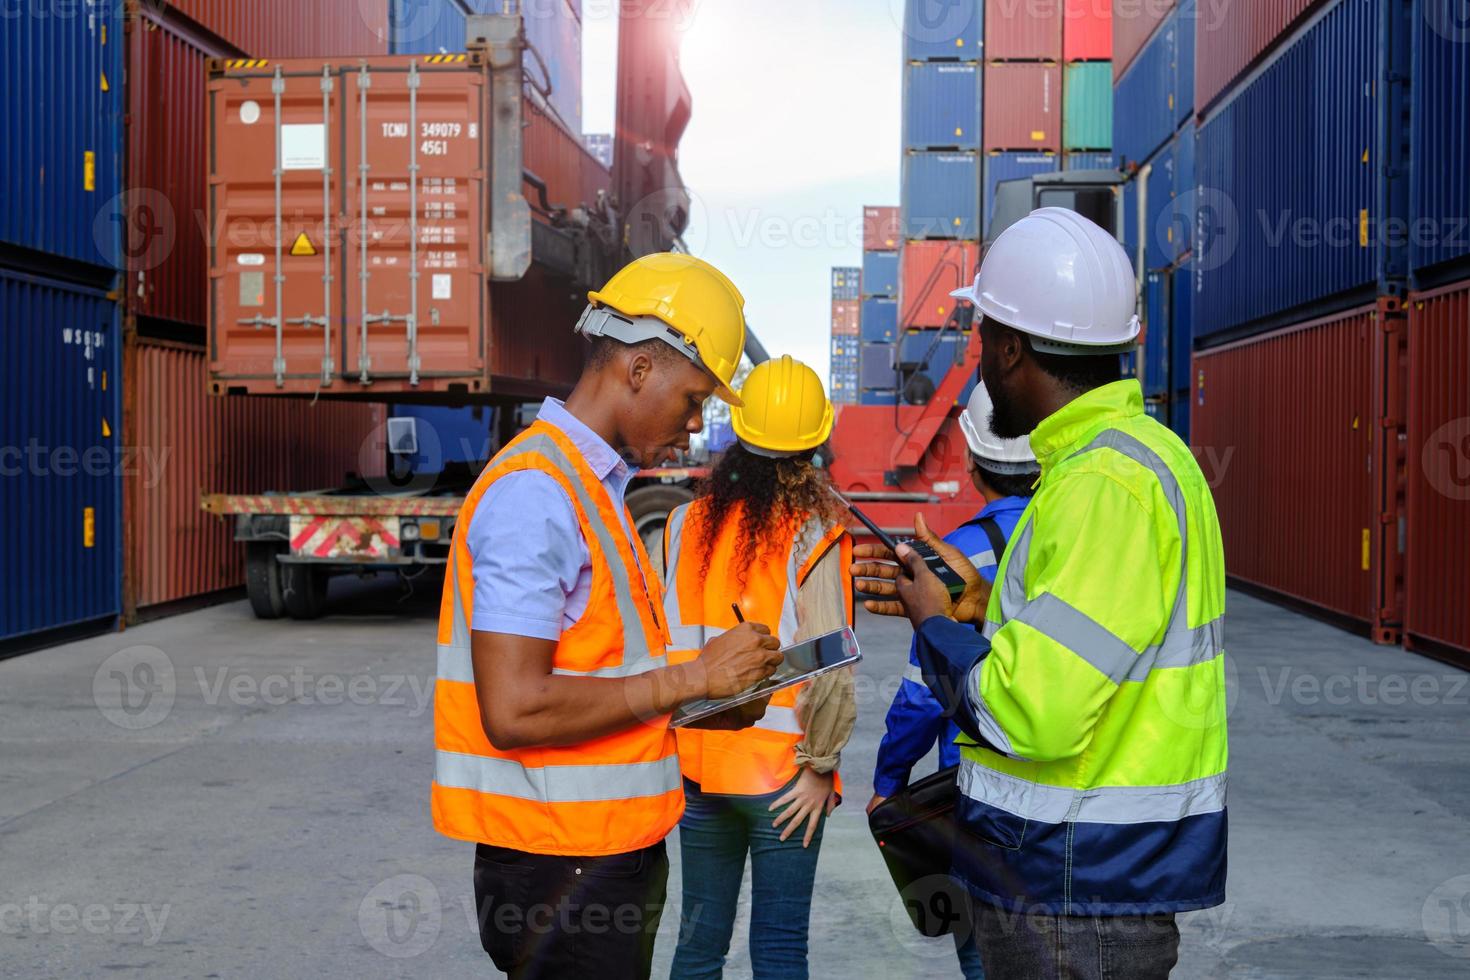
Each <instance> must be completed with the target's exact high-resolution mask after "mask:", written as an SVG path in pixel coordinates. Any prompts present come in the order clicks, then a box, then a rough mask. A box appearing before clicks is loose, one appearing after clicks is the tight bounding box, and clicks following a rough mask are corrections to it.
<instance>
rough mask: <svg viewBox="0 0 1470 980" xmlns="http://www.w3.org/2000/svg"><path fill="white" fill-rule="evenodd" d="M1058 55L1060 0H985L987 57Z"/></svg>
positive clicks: (1047, 58) (1056, 58)
mask: <svg viewBox="0 0 1470 980" xmlns="http://www.w3.org/2000/svg"><path fill="white" fill-rule="evenodd" d="M957 6H959V5H958V4H957ZM1061 57H1062V0H1042V2H1039V3H1037V2H1032V3H1017V2H1015V0H985V60H986V61H996V60H1007V61H1008V60H1019V59H1027V60H1030V59H1036V60H1045V61H1060V60H1061Z"/></svg>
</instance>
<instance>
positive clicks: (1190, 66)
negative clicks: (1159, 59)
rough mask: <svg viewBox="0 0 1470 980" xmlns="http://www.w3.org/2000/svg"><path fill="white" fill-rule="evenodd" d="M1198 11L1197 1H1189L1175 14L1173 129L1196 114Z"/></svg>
mask: <svg viewBox="0 0 1470 980" xmlns="http://www.w3.org/2000/svg"><path fill="white" fill-rule="evenodd" d="M1198 9H1199V8H1198V4H1197V2H1196V0H1187V2H1185V3H1181V4H1179V10H1178V11H1177V12H1176V14H1175V17H1176V18H1177V20H1176V22H1175V27H1176V29H1177V30H1178V33H1177V34H1176V35H1175V39H1174V104H1173V109H1174V124H1173V126H1171V127H1170V128H1171V129H1178V128H1179V127H1180V126H1182V125H1184V121H1185V120H1186V119H1188V118H1189V117H1190V116H1191V115H1193V114H1194V29H1195V14H1196V12H1197V11H1198Z"/></svg>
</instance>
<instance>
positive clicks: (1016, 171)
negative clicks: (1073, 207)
mask: <svg viewBox="0 0 1470 980" xmlns="http://www.w3.org/2000/svg"><path fill="white" fill-rule="evenodd" d="M1056 169H1057V155H1056V154H1055V153H1026V152H1016V153H987V154H985V227H987V228H989V227H990V216H991V214H992V213H994V211H995V185H996V184H999V183H1000V182H1001V181H1003V180H1020V179H1021V178H1023V177H1032V176H1034V175H1036V174H1049V173H1052V172H1054V171H1055V170H1056Z"/></svg>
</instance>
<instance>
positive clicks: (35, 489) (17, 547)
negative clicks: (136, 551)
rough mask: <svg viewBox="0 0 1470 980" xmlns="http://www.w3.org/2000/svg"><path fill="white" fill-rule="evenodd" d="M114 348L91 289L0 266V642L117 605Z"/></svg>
mask: <svg viewBox="0 0 1470 980" xmlns="http://www.w3.org/2000/svg"><path fill="white" fill-rule="evenodd" d="M121 346H122V345H121V335H120V331H119V319H118V307H117V304H116V303H113V302H111V301H109V300H108V299H107V298H106V296H105V295H104V294H103V293H102V292H100V291H96V290H90V289H84V288H82V287H78V286H72V285H68V284H65V283H61V282H54V281H51V280H48V279H42V278H39V277H35V276H26V275H21V274H18V273H14V272H9V271H3V270H0V372H3V374H0V379H3V380H0V526H3V527H4V528H5V531H6V535H7V541H6V549H5V551H6V558H5V563H6V564H5V573H6V581H5V588H3V589H0V640H8V639H13V638H15V637H19V636H23V635H25V634H29V633H37V632H41V631H43V630H50V629H55V628H56V627H60V626H70V625H73V624H79V623H87V622H93V621H96V622H98V623H100V624H106V622H107V621H108V620H110V619H113V618H115V617H116V616H117V615H118V613H119V611H120V610H121V608H122V480H121V476H122V467H121V465H120V464H121V463H122V462H123V460H122V459H121V458H120V457H119V456H118V452H119V448H120V443H121V439H120V435H121V432H122V415H121V405H120V403H119V395H118V393H119V391H120V390H121V387H122V386H121V384H120V381H121V379H120V377H119V367H120V364H121ZM134 462H135V463H136V461H134Z"/></svg>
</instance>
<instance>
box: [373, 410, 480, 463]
mask: <svg viewBox="0 0 1470 980" xmlns="http://www.w3.org/2000/svg"><path fill="white" fill-rule="evenodd" d="M496 411H497V409H496V408H495V407H494V406H492V405H471V406H466V407H464V408H450V407H448V406H444V405H394V406H392V407H391V408H390V409H389V411H388V417H389V418H395V419H412V420H413V427H414V442H415V443H416V445H415V449H414V451H413V452H412V453H402V454H397V455H396V459H397V461H398V462H399V463H400V464H401V465H402V466H403V467H405V468H406V469H407V470H408V472H410V473H415V474H419V473H440V472H443V470H444V468H445V467H446V466H452V465H454V464H465V465H469V466H470V467H471V468H472V469H473V470H474V472H479V470H480V469H481V468H483V466H484V464H485V463H486V462H488V461H489V459H490V457H491V456H493V455H494V454H495V453H494V451H495V448H496V442H495V439H496V429H495V424H496V415H495V413H496ZM353 468H354V469H355V468H356V467H353Z"/></svg>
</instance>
